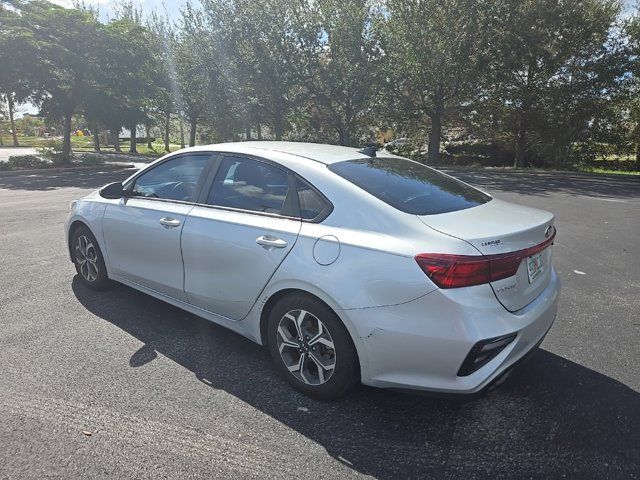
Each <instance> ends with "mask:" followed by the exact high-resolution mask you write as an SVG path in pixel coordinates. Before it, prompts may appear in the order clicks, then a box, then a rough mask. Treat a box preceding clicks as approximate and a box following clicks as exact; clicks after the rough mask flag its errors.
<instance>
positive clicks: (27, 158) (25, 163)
mask: <svg viewBox="0 0 640 480" xmlns="http://www.w3.org/2000/svg"><path fill="white" fill-rule="evenodd" d="M3 165H6V169H7V170H14V169H21V168H22V169H29V168H48V167H49V166H51V162H49V161H47V160H44V159H42V158H40V157H38V156H36V155H12V156H10V157H9V160H7V162H6V163H4V162H2V163H0V166H3Z"/></svg>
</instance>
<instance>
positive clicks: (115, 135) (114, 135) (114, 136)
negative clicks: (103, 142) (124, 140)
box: [111, 128, 122, 152]
mask: <svg viewBox="0 0 640 480" xmlns="http://www.w3.org/2000/svg"><path fill="white" fill-rule="evenodd" d="M111 141H112V142H113V149H114V150H115V151H116V152H121V151H122V149H121V148H120V129H115V128H114V129H113V130H111Z"/></svg>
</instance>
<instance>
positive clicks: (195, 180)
mask: <svg viewBox="0 0 640 480" xmlns="http://www.w3.org/2000/svg"><path fill="white" fill-rule="evenodd" d="M210 159H211V154H182V155H177V156H175V157H170V158H169V159H167V160H166V161H164V162H162V163H159V164H158V165H156V166H154V167H153V168H151V169H150V170H147V171H144V172H143V173H142V174H140V175H139V176H137V177H135V178H134V179H133V180H132V181H131V182H129V183H128V184H127V185H125V191H126V192H127V194H126V195H125V196H124V197H123V198H122V199H120V200H119V201H118V202H116V203H112V204H109V205H108V206H107V208H106V209H105V213H104V216H103V223H102V228H103V234H104V238H105V246H106V250H107V256H108V259H109V266H110V271H111V272H110V273H111V274H112V275H115V276H116V277H120V278H122V279H124V280H128V281H131V282H134V283H136V284H139V285H142V286H144V287H148V288H150V289H152V290H155V291H156V292H159V293H162V294H165V295H168V296H170V297H173V298H176V299H179V300H186V298H185V295H184V288H183V282H184V273H183V268H182V253H181V251H180V235H181V233H182V228H183V227H184V222H185V219H186V216H187V214H188V213H189V211H190V210H191V209H192V208H193V204H194V201H195V199H196V198H197V196H198V195H199V193H200V190H201V189H202V185H203V183H204V177H205V176H206V173H207V171H208V169H209V168H210V167H211V166H212V162H211V161H210ZM117 279H118V278H116V280H117Z"/></svg>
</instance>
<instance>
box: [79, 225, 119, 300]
mask: <svg viewBox="0 0 640 480" xmlns="http://www.w3.org/2000/svg"><path fill="white" fill-rule="evenodd" d="M71 247H72V252H73V263H74V264H75V266H76V272H78V275H79V276H80V280H81V281H82V283H84V284H85V285H86V286H87V287H89V288H92V289H93V290H103V289H105V288H107V287H109V286H110V284H111V282H110V280H109V278H108V277H107V267H106V266H105V263H104V259H103V257H102V252H101V251H100V247H99V246H98V242H97V241H96V238H95V237H94V236H93V233H91V231H90V230H89V229H88V228H87V227H78V228H77V229H76V230H75V231H74V232H73V236H72V238H71Z"/></svg>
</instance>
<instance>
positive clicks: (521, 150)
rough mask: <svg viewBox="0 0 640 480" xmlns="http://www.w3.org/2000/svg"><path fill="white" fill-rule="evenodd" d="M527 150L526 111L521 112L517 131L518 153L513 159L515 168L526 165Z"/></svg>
mask: <svg viewBox="0 0 640 480" xmlns="http://www.w3.org/2000/svg"><path fill="white" fill-rule="evenodd" d="M526 151H527V122H526V119H525V113H524V112H521V113H520V120H519V122H518V131H517V132H516V155H515V159H514V161H513V166H514V168H520V167H523V166H524V162H525V156H526Z"/></svg>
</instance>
